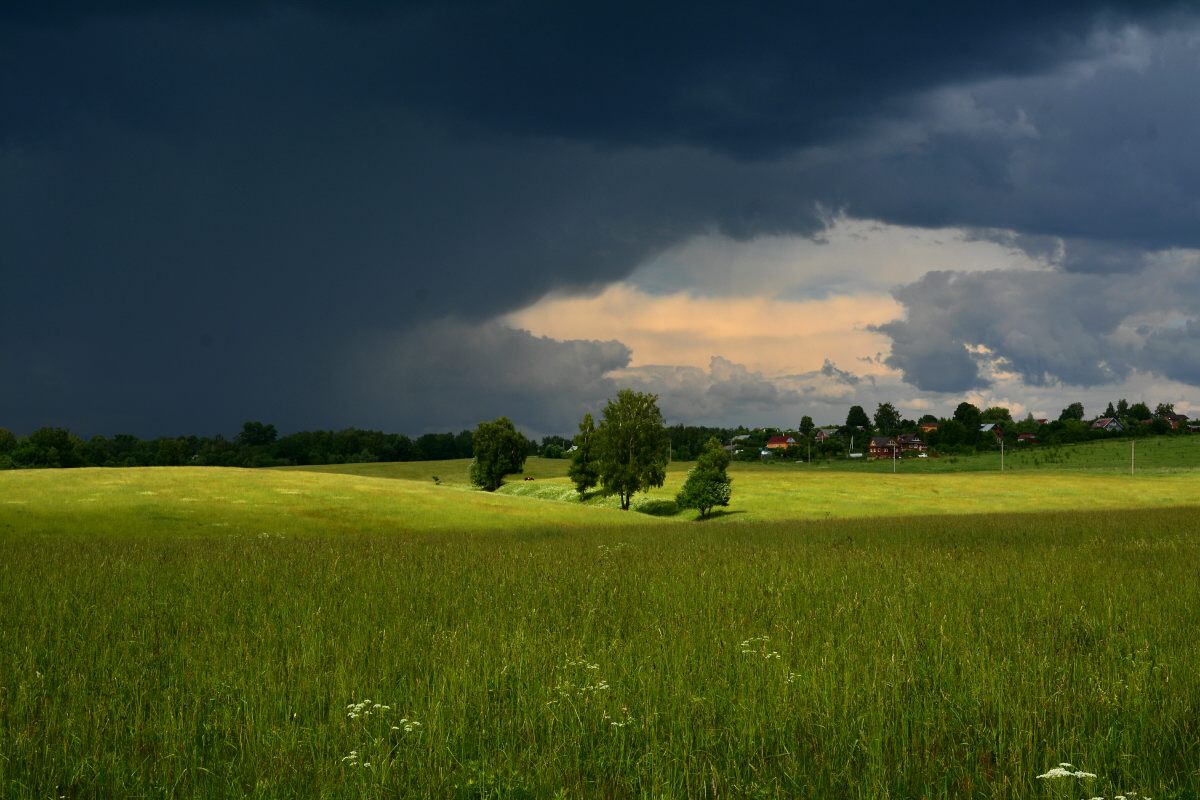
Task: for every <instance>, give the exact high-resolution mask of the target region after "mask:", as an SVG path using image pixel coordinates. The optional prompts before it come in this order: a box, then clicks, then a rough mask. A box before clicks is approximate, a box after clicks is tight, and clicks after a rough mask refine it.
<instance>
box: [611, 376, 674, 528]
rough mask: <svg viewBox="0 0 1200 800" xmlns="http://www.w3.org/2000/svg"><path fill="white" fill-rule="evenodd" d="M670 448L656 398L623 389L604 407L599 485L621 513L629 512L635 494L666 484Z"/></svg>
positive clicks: (651, 395)
mask: <svg viewBox="0 0 1200 800" xmlns="http://www.w3.org/2000/svg"><path fill="white" fill-rule="evenodd" d="M669 446H670V439H669V438H668V437H667V429H666V426H665V425H664V424H663V415H662V412H661V411H659V410H658V396H657V395H653V394H643V393H641V392H635V391H633V390H632V389H622V390H621V391H620V392H618V393H617V399H616V400H609V401H608V404H607V405H605V406H604V416H603V419H602V420H601V421H600V425H599V426H598V427H597V428H596V461H597V465H598V467H599V472H600V485H601V486H603V487H604V490H605V491H606V492H608V493H609V494H615V495H618V496H619V497H620V498H621V510H622V511H628V510H629V503H630V500H632V499H633V495H634V493H635V492H640V491H645V490H646V489H649V488H650V487H652V486H662V485H663V483H664V482H665V481H666V478H667V448H668V447H669Z"/></svg>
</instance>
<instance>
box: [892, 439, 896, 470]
mask: <svg viewBox="0 0 1200 800" xmlns="http://www.w3.org/2000/svg"><path fill="white" fill-rule="evenodd" d="M892 474H893V475H895V474H896V442H895V440H893V441H892Z"/></svg>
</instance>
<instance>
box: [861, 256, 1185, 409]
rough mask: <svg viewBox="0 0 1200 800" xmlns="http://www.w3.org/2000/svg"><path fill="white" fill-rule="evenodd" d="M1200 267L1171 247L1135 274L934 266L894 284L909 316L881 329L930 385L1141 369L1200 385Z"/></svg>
mask: <svg viewBox="0 0 1200 800" xmlns="http://www.w3.org/2000/svg"><path fill="white" fill-rule="evenodd" d="M1197 267H1200V252H1196V251H1190V252H1189V251H1174V252H1168V253H1160V254H1156V255H1154V256H1150V257H1148V259H1147V263H1146V266H1144V267H1143V268H1142V269H1141V270H1140V271H1138V272H1135V273H1115V274H1113V273H1101V274H1090V273H1082V272H1069V271H1065V270H1059V271H1047V272H1013V271H1003V270H996V271H988V272H982V273H971V274H964V273H953V272H933V273H930V274H928V275H926V276H925V277H923V278H922V279H921V280H920V281H917V282H915V283H912V284H909V285H907V286H903V287H901V288H899V289H897V290H896V292H895V296H896V299H897V300H898V301H900V302H901V303H902V304H903V305H904V308H905V315H904V318H903V319H901V320H896V321H893V322H889V323H886V324H883V325H880V326H879V328H878V330H879V331H880V332H882V333H885V334H887V335H888V336H889V337H891V339H892V352H891V355H890V356H889V357H888V359H887V363H888V365H890V366H892V367H895V368H896V369H899V370H901V371H902V373H903V375H904V379H905V380H906V381H908V382H909V383H911V384H913V385H914V386H916V387H918V388H920V389H924V390H927V391H936V392H963V391H968V390H972V389H977V388H980V387H984V386H987V385H989V383H990V379H989V378H988V376H987V374H985V373H991V372H992V371H994V370H996V369H999V370H1002V371H1010V372H1013V373H1016V374H1017V375H1019V377H1020V378H1021V380H1022V381H1023V382H1024V383H1025V384H1026V385H1028V386H1045V385H1047V384H1054V383H1061V384H1069V385H1074V386H1097V385H1103V384H1115V383H1120V382H1123V381H1125V380H1126V379H1127V378H1128V377H1129V376H1130V374H1132V373H1133V372H1134V371H1135V370H1136V371H1140V372H1142V373H1155V374H1158V375H1162V376H1165V377H1168V378H1172V379H1174V380H1181V381H1185V382H1195V381H1196V379H1197V378H1200V372H1198V371H1197V370H1196V369H1195V366H1196V365H1195V363H1194V359H1193V358H1192V355H1191V350H1192V349H1193V348H1192V347H1191V345H1192V344H1193V343H1194V341H1195V335H1196V332H1197V327H1196V326H1197V318H1196V316H1195V314H1196V312H1195V309H1196V307H1197V305H1198V304H1200V278H1198V277H1197ZM988 362H990V366H989V367H988V369H986V370H985V369H983V367H984V365H985V364H987V363H988Z"/></svg>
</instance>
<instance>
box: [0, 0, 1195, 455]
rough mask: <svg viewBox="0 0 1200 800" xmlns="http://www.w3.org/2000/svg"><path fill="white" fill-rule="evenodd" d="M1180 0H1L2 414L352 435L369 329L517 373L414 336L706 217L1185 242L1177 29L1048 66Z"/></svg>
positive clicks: (519, 301) (607, 272) (464, 414)
mask: <svg viewBox="0 0 1200 800" xmlns="http://www.w3.org/2000/svg"><path fill="white" fill-rule="evenodd" d="M1183 7H1184V6H1182V5H1180V4H1164V5H1156V6H1147V5H1146V4H1144V3H1138V4H1120V3H1108V4H1092V3H1057V4H1040V3H1039V4H1028V6H1027V7H1022V6H1019V5H1017V6H1014V5H1006V6H994V7H992V6H989V7H987V8H983V9H976V10H973V11H971V12H969V13H961V12H957V11H956V12H955V13H947V12H946V9H945V8H944V7H943V6H940V5H937V4H930V5H923V6H915V7H914V6H904V7H901V6H897V5H896V4H878V7H874V6H872V5H862V6H854V5H850V6H845V10H837V11H834V10H828V9H827V10H823V11H815V10H812V9H806V10H803V11H801V10H796V11H780V10H778V9H775V10H756V9H753V8H748V7H745V6H738V7H736V9H735V8H734V7H731V6H727V5H725V6H712V7H705V6H695V5H688V6H669V5H665V4H652V5H651V6H649V7H641V6H639V7H638V8H637V9H636V10H632V11H631V10H630V9H628V8H623V7H620V6H616V5H610V4H605V5H597V6H595V7H591V8H588V7H581V6H578V5H577V4H544V5H535V4H516V5H512V4H509V5H504V6H499V5H491V4H482V3H465V4H444V3H428V4H404V5H402V6H392V5H390V4H382V3H380V4H369V3H363V4H320V3H295V4H282V3H268V2H260V3H251V4H234V3H213V4H205V3H180V4H169V5H164V4H157V3H154V4H151V3H139V2H125V3H115V4H109V5H105V6H104V7H103V10H97V6H96V5H95V4H90V3H82V2H80V3H74V4H70V3H68V4H65V5H54V6H53V11H48V10H47V9H48V8H50V6H48V5H45V4H4V6H3V10H2V11H0V14H3V15H4V16H3V17H0V19H3V24H2V25H0V108H3V109H4V113H3V114H0V248H2V251H0V270H2V277H3V289H4V292H3V297H2V302H3V314H0V341H3V342H4V345H5V346H4V347H3V348H0V374H3V375H4V376H5V381H6V382H7V384H8V385H7V386H6V387H5V388H6V390H5V391H4V392H3V393H0V424H2V425H7V426H9V427H13V428H16V429H18V430H20V429H28V428H31V427H33V426H35V425H39V424H66V425H71V426H72V427H77V428H80V429H82V430H83V431H84V432H87V433H98V432H112V431H114V430H119V429H127V430H132V431H134V432H138V433H145V434H153V433H176V432H181V431H190V430H195V431H197V432H210V431H213V430H214V429H215V430H224V431H227V432H228V431H231V430H234V429H236V426H237V425H238V424H239V423H240V422H241V421H242V420H243V419H245V418H247V417H252V416H258V417H263V418H269V419H271V420H272V421H275V422H276V423H277V424H279V426H280V427H281V428H283V429H290V428H295V427H317V426H321V427H329V426H334V425H343V424H364V423H363V420H362V419H360V417H359V415H358V411H357V409H356V408H352V407H349V406H348V405H347V399H348V398H354V397H362V396H363V393H364V392H365V391H368V390H369V387H370V386H372V385H373V384H371V383H370V382H369V381H367V379H366V378H365V377H364V373H362V372H357V373H354V372H353V371H351V372H350V373H347V372H346V371H345V370H344V369H343V367H344V365H345V364H346V363H347V361H348V360H350V361H353V360H354V359H357V358H359V357H360V353H361V351H362V348H363V344H362V343H363V341H364V340H373V339H379V340H388V341H396V340H399V341H404V340H406V339H405V337H409V336H415V337H417V339H408V340H409V341H417V340H418V339H419V340H420V341H421V342H422V347H424V348H426V349H427V351H428V353H427V355H428V357H429V358H430V359H432V361H433V362H437V361H438V359H439V357H440V358H441V360H442V361H443V362H445V361H446V360H447V358H448V357H449V355H450V354H453V355H454V356H455V357H458V358H460V359H463V360H467V361H469V360H470V359H471V356H470V352H474V351H470V348H471V347H473V346H476V345H478V346H479V347H481V348H482V349H480V350H479V351H478V353H479V354H482V355H485V356H486V357H487V358H488V359H489V360H490V363H496V364H500V365H507V366H509V367H511V368H512V369H513V371H514V372H516V373H520V359H521V358H522V357H523V353H525V350H524V349H522V348H521V347H518V346H517V345H516V344H515V343H510V344H512V347H513V350H512V351H511V352H507V353H506V352H502V351H500V350H497V349H495V348H491V349H489V348H488V347H484V346H482V345H480V344H479V343H480V341H481V340H480V339H478V338H469V337H468V338H466V339H464V340H462V341H460V340H459V338H458V337H457V335H447V336H444V337H434V338H428V337H426V338H424V339H421V330H422V329H423V326H425V325H426V324H427V323H428V322H429V321H430V320H437V319H441V318H443V317H445V316H447V315H453V316H455V317H457V318H461V319H466V320H468V321H469V323H470V324H480V323H482V322H483V321H485V320H487V319H490V318H492V317H494V316H495V315H497V314H500V313H503V312H505V311H508V310H512V309H514V308H518V307H520V306H522V305H523V304H526V303H528V302H530V301H531V300H533V299H535V298H537V297H539V296H541V295H543V294H544V293H546V292H548V291H551V290H556V289H557V290H566V291H586V290H588V289H589V288H592V287H599V286H602V285H604V284H605V283H606V282H609V281H612V280H614V279H617V278H620V277H622V276H624V275H627V274H628V273H629V272H630V271H631V270H632V269H633V268H634V267H636V266H637V264H638V263H639V262H641V261H642V260H644V259H645V258H646V257H648V256H649V255H650V254H653V253H655V252H657V251H659V250H661V249H663V248H666V247H668V246H669V245H671V244H674V243H676V242H678V241H680V240H682V239H685V238H686V237H688V236H690V235H694V234H696V233H700V232H709V231H714V230H715V231H721V232H724V233H727V234H729V235H733V236H738V237H751V236H755V235H758V234H762V233H800V234H809V233H812V232H814V231H816V230H818V229H819V227H820V224H821V222H820V219H819V217H818V216H817V214H816V213H815V212H814V208H815V204H816V203H818V202H826V203H830V204H832V205H835V206H844V207H846V208H848V209H849V210H850V211H851V213H861V214H866V215H871V216H877V217H879V218H882V219H889V220H894V221H898V222H907V223H910V224H918V225H942V224H966V225H973V226H977V227H981V228H988V227H1007V228H1012V229H1015V230H1018V231H1022V232H1027V233H1029V234H1033V235H1043V236H1062V235H1067V236H1074V237H1077V238H1079V239H1080V240H1081V241H1097V242H1101V243H1102V242H1104V241H1106V240H1109V239H1113V238H1116V239H1120V240H1122V241H1124V242H1126V244H1125V246H1130V247H1135V248H1137V247H1147V246H1150V245H1151V244H1153V245H1155V246H1170V245H1183V244H1190V243H1194V242H1195V239H1196V237H1197V236H1200V234H1197V230H1200V226H1197V225H1196V224H1195V221H1196V212H1195V209H1196V196H1195V188H1194V187H1195V186H1196V185H1197V183H1198V181H1196V180H1195V178H1196V176H1197V174H1198V173H1197V162H1196V158H1197V156H1196V154H1195V148H1194V147H1193V146H1192V145H1191V142H1192V141H1194V137H1189V133H1194V132H1195V131H1196V130H1197V129H1198V128H1200V124H1198V123H1197V121H1196V119H1195V114H1196V113H1197V112H1196V111H1195V110H1194V109H1195V104H1194V103H1192V102H1190V98H1191V94H1190V93H1187V94H1185V92H1190V91H1191V87H1194V75H1195V63H1194V48H1193V49H1191V50H1189V49H1188V45H1187V43H1186V37H1183V38H1177V39H1169V38H1168V39H1165V40H1164V41H1166V43H1167V44H1166V45H1165V47H1166V49H1165V50H1164V53H1165V55H1164V57H1163V58H1162V59H1160V60H1158V61H1155V62H1154V63H1153V64H1151V65H1150V66H1149V67H1148V68H1147V69H1146V70H1144V71H1143V72H1142V73H1136V72H1135V71H1130V72H1129V73H1128V76H1127V77H1122V76H1124V75H1125V73H1114V75H1116V78H1114V81H1116V83H1114V84H1113V86H1112V87H1110V88H1108V89H1106V88H1103V87H1100V86H1099V85H1091V84H1087V83H1086V82H1085V83H1083V84H1081V86H1082V89H1081V90H1077V89H1072V90H1071V91H1070V92H1067V93H1066V94H1064V93H1063V92H1064V90H1063V88H1062V85H1061V82H1060V81H1058V79H1056V78H1043V77H1042V76H1045V75H1055V74H1057V73H1056V72H1055V70H1056V69H1057V68H1058V66H1059V65H1062V64H1066V63H1076V62H1079V61H1080V60H1086V59H1089V58H1100V57H1102V56H1103V55H1104V53H1103V46H1100V45H1097V38H1096V31H1098V30H1099V31H1117V32H1119V31H1120V30H1122V26H1123V25H1124V24H1125V23H1126V22H1130V21H1133V22H1137V23H1139V24H1140V25H1142V26H1143V27H1142V28H1141V29H1142V30H1154V29H1161V28H1163V26H1167V25H1170V24H1180V25H1182V24H1183V22H1184V21H1186V20H1185V19H1184V17H1183V16H1181V15H1182V13H1183V12H1181V11H1179V10H1178V9H1180V8H1183ZM954 8H955V9H957V6H956V7H954ZM1147 9H1150V11H1147ZM1101 40H1103V37H1101ZM1098 48H1099V49H1098ZM1189 58H1191V59H1192V60H1189ZM1139 76H1140V77H1139ZM983 81H990V83H988V84H987V85H986V86H983V87H982V88H980V89H978V91H974V92H968V93H967V94H968V96H969V102H966V103H965V104H964V105H962V106H960V105H956V104H955V102H950V103H949V104H948V105H947V103H946V102H944V98H945V97H951V98H955V97H959V98H960V99H961V95H954V94H953V93H951V94H950V95H945V94H939V92H941V91H942V87H947V86H951V87H954V86H961V85H964V84H968V83H975V84H978V83H980V82H983ZM1121 81H1124V82H1123V83H1122V82H1121ZM1148 84H1153V87H1154V88H1153V91H1147V90H1146V87H1147V85H1148ZM1114 97H1116V98H1117V99H1118V101H1119V102H1120V103H1123V104H1131V106H1132V107H1133V108H1134V109H1135V110H1136V111H1138V112H1139V114H1140V115H1141V116H1145V117H1146V119H1144V120H1140V122H1139V125H1140V127H1138V126H1135V127H1133V128H1127V127H1122V125H1120V124H1118V123H1117V122H1116V121H1114V120H1115V117H1116V116H1117V115H1114V114H1112V113H1111V112H1110V108H1111V104H1112V102H1113V98H1114ZM939 98H942V99H939ZM1031 98H1032V99H1031ZM1064 98H1069V99H1070V102H1069V103H1064V102H1063V100H1064ZM1018 107H1020V108H1019V110H1020V111H1021V113H1020V114H1019V113H1018ZM1151 112H1153V113H1154V115H1155V116H1154V118H1153V119H1150V118H1149V116H1150V114H1151ZM1022 115H1024V116H1022ZM1097 115H1099V116H1100V118H1101V119H1102V120H1108V121H1110V122H1111V124H1105V125H1096V124H1095V118H1096V116H1097ZM897 132H898V133H897ZM1083 133H1087V136H1086V137H1085V138H1084V139H1083V140H1082V141H1083V143H1084V144H1083V146H1082V147H1081V146H1078V145H1076V144H1074V142H1076V141H1078V136H1079V135H1081V134H1083ZM1035 134H1036V135H1035ZM914 137H915V138H914ZM1185 144H1186V146H1185ZM805 148H807V149H805ZM1129 154H1132V155H1133V156H1134V157H1133V158H1128V157H1116V156H1127V155H1129ZM1096 158H1099V159H1102V160H1103V162H1104V164H1103V168H1102V169H1101V170H1100V171H1099V173H1098V177H1096V178H1095V179H1092V178H1091V177H1090V176H1092V175H1093V172H1094V170H1093V167H1094V163H1093V159H1096ZM1085 179H1086V180H1085ZM1155 182H1161V183H1162V184H1163V186H1165V187H1166V188H1165V190H1164V191H1163V192H1162V193H1161V194H1155V193H1154V192H1153V191H1151V186H1150V185H1148V184H1153V183H1155ZM1043 186H1044V187H1046V188H1045V189H1044V190H1043V189H1041V188H1039V187H1043ZM1101 189H1103V190H1101ZM464 336H465V335H464ZM539 347H541V348H542V349H541V351H539V352H540V353H541V355H540V356H539V357H540V358H544V359H548V360H550V361H553V360H554V359H553V358H552V357H551V356H550V354H549V351H550V350H553V349H554V346H553V345H552V343H543V344H542V345H539ZM455 348H459V349H455ZM462 348H466V350H462ZM468 351H470V352H468ZM560 355H562V356H563V357H565V358H570V357H575V356H576V355H578V352H577V348H575V346H574V345H571V344H570V343H567V344H566V345H563V346H562V349H561V351H560ZM422 357H425V356H422ZM917 357H918V354H915V353H914V354H912V355H911V358H917ZM601 361H602V362H603V361H604V360H603V359H601ZM604 363H607V362H604ZM382 369H383V371H385V372H386V369H387V368H386V367H384V368H382ZM498 369H500V368H499V367H498ZM501 371H502V370H501ZM481 374H486V375H488V376H490V377H489V380H494V381H498V382H500V384H502V385H507V384H504V382H503V381H502V379H501V378H502V376H501V375H499V374H495V373H491V372H488V373H481ZM348 375H357V376H358V377H357V378H353V380H354V381H358V383H353V385H351V383H352V379H351V377H348ZM586 385H588V386H589V387H592V388H594V389H595V390H597V391H600V390H602V389H603V388H604V387H603V386H602V385H600V384H595V383H591V384H586ZM392 386H393V388H396V387H397V386H398V385H397V384H395V383H393V384H392ZM438 387H442V388H445V387H444V386H443V384H440V383H438V381H437V380H435V379H434V378H432V377H430V376H428V375H424V374H414V375H412V376H411V377H410V378H409V379H407V380H406V382H405V383H404V386H403V387H402V388H403V390H404V392H405V393H406V396H412V397H425V398H426V400H427V402H428V404H429V405H431V406H435V407H437V410H438V414H439V415H441V416H438V419H443V418H444V419H446V420H447V421H446V424H447V425H450V424H451V423H450V422H449V420H450V419H451V418H454V419H462V420H463V424H467V423H468V422H470V421H474V420H473V418H474V417H476V416H479V415H478V414H477V413H476V411H475V409H474V407H471V408H470V411H469V412H468V407H467V406H466V405H460V404H461V403H462V402H463V401H462V400H461V398H458V397H454V398H449V397H448V396H446V395H436V393H426V394H422V392H424V391H425V390H426V388H428V389H429V392H432V391H433V389H435V388H438ZM568 400H569V402H568V403H567V406H569V405H570V403H573V402H575V401H574V400H572V399H570V398H568ZM567 406H564V407H567ZM456 409H458V410H459V411H460V412H461V413H459V414H458V415H457V416H456V415H455V413H454V412H455V410H456ZM545 413H546V414H547V415H549V416H551V417H553V416H554V414H555V413H557V412H554V411H552V410H551V409H549V408H547V409H546V412H545ZM373 418H374V417H373ZM555 418H556V417H555ZM413 419H414V417H413V416H411V415H409V414H408V413H407V412H405V413H404V414H398V415H397V416H396V417H395V420H396V423H395V424H388V422H387V420H386V419H380V422H379V424H380V426H382V427H400V426H401V424H403V425H413V424H416V423H415V422H412V421H411V420H413Z"/></svg>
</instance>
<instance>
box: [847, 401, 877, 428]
mask: <svg viewBox="0 0 1200 800" xmlns="http://www.w3.org/2000/svg"><path fill="white" fill-rule="evenodd" d="M846 427H847V428H849V429H850V430H854V429H855V428H862V429H863V430H867V429H869V428H870V427H871V418H870V417H868V416H867V412H866V411H864V410H863V407H862V406H850V413H848V414H846Z"/></svg>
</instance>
